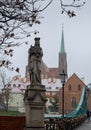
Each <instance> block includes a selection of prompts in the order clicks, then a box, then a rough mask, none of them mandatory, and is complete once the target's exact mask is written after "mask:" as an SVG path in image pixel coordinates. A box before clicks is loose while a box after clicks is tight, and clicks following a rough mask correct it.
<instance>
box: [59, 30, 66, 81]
mask: <svg viewBox="0 0 91 130" xmlns="http://www.w3.org/2000/svg"><path fill="white" fill-rule="evenodd" d="M63 71H64V73H65V74H66V75H65V79H67V77H68V73H67V58H66V52H65V45H64V33H63V28H62V37H61V48H60V52H59V66H58V72H59V74H58V75H59V78H61V77H60V74H62V73H63Z"/></svg>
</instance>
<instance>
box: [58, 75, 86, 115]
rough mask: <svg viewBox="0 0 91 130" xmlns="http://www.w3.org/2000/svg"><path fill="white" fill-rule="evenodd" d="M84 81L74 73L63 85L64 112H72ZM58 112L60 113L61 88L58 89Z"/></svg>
mask: <svg viewBox="0 0 91 130" xmlns="http://www.w3.org/2000/svg"><path fill="white" fill-rule="evenodd" d="M83 87H85V84H84V82H83V81H82V80H81V79H80V78H79V77H78V76H77V75H76V74H75V73H74V74H73V75H72V76H71V77H70V78H69V79H68V80H67V82H66V83H65V85H64V113H65V114H67V113H70V112H72V111H73V110H74V109H75V108H76V107H77V105H78V103H79V101H80V98H81V94H82V90H83ZM59 113H62V88H61V89H60V90H59Z"/></svg>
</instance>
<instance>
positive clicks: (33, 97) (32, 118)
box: [24, 84, 46, 130]
mask: <svg viewBox="0 0 91 130" xmlns="http://www.w3.org/2000/svg"><path fill="white" fill-rule="evenodd" d="M24 100H25V114H26V125H25V129H24V130H44V129H45V128H44V112H45V102H46V97H45V86H43V85H38V84H36V85H30V86H28V87H27V90H26V93H25V99H24Z"/></svg>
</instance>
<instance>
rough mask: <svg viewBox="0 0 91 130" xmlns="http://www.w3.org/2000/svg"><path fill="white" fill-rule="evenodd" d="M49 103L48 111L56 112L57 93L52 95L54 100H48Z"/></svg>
mask: <svg viewBox="0 0 91 130" xmlns="http://www.w3.org/2000/svg"><path fill="white" fill-rule="evenodd" d="M50 103H51V105H50V106H49V110H50V112H58V97H57V95H55V96H54V100H53V101H51V102H50Z"/></svg>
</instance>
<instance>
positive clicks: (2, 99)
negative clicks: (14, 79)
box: [0, 70, 10, 110]
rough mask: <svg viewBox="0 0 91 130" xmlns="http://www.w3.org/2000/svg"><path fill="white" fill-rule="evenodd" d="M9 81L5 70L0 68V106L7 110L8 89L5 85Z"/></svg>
mask: <svg viewBox="0 0 91 130" xmlns="http://www.w3.org/2000/svg"><path fill="white" fill-rule="evenodd" d="M9 82H10V77H9V78H7V75H6V72H5V71H4V70H2V71H1V72H0V83H1V84H0V85H1V86H0V87H2V93H1V95H0V107H2V109H6V110H8V101H9V89H8V87H6V84H8V83H9Z"/></svg>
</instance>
